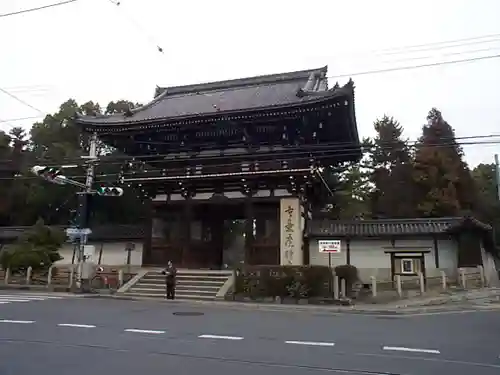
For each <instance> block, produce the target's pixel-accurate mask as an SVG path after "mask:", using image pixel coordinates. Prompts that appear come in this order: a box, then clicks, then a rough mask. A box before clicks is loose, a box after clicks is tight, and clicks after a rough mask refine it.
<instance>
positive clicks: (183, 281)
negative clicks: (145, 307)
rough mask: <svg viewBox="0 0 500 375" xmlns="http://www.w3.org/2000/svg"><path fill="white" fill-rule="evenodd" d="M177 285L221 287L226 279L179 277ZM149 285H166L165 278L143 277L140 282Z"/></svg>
mask: <svg viewBox="0 0 500 375" xmlns="http://www.w3.org/2000/svg"><path fill="white" fill-rule="evenodd" d="M176 281H177V285H199V286H200V287H217V288H220V287H222V285H224V283H225V282H226V280H217V281H215V280H192V279H177V280H176ZM139 283H141V284H148V285H165V280H153V279H141V280H140V281H138V284H139Z"/></svg>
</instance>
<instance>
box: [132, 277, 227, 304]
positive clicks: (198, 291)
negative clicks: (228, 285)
mask: <svg viewBox="0 0 500 375" xmlns="http://www.w3.org/2000/svg"><path fill="white" fill-rule="evenodd" d="M230 276H231V272H228V271H217V270H212V271H211V270H179V271H178V273H177V278H176V281H177V285H176V292H175V295H176V299H190V300H214V299H215V298H216V296H217V293H218V291H219V290H220V288H221V287H222V286H223V285H224V283H225V282H226V281H227V279H228V278H229V277H230ZM165 293H166V291H165V275H162V274H161V271H160V270H158V271H150V272H148V273H147V274H146V275H144V277H142V278H141V279H140V280H139V281H138V282H137V283H136V284H135V285H133V286H132V287H131V288H130V289H129V290H128V291H127V292H126V293H124V295H130V296H136V297H154V298H165Z"/></svg>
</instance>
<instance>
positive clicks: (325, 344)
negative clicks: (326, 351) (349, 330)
mask: <svg viewBox="0 0 500 375" xmlns="http://www.w3.org/2000/svg"><path fill="white" fill-rule="evenodd" d="M285 344H292V345H310V346H330V347H331V346H335V343H333V342H317V341H285Z"/></svg>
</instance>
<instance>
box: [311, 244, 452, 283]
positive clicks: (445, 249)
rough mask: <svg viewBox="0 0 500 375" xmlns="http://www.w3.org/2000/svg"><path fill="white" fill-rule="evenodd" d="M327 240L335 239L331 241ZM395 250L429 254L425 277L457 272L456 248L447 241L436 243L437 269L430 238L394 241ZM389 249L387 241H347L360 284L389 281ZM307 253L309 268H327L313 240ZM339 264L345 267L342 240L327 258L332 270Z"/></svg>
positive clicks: (326, 260)
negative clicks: (371, 281)
mask: <svg viewBox="0 0 500 375" xmlns="http://www.w3.org/2000/svg"><path fill="white" fill-rule="evenodd" d="M331 239H338V238H334V237H332V238H331ZM395 246H396V247H399V246H401V247H403V246H404V247H416V248H417V247H418V248H422V250H430V253H429V254H426V255H425V267H426V272H427V276H428V277H438V276H440V270H445V272H446V273H447V274H448V275H449V276H453V275H454V274H456V272H457V252H456V244H455V243H454V242H453V241H452V240H451V239H441V240H438V252H439V269H436V262H435V258H434V244H433V240H432V238H428V239H426V238H415V239H404V240H403V239H396V241H395ZM390 247H392V244H391V241H390V239H360V240H351V243H350V256H351V259H350V260H351V264H352V265H353V266H356V268H357V269H358V271H359V277H360V279H361V280H362V281H363V282H364V283H369V281H370V276H375V277H376V278H377V280H379V281H389V280H390V278H391V261H390V255H389V254H386V253H385V251H387V250H388V249H387V248H390ZM425 248H427V249H425ZM309 251H310V254H309V260H310V263H311V264H312V265H324V266H328V265H329V260H328V254H326V253H320V252H319V250H318V241H317V240H315V239H312V240H311V243H310V245H309ZM342 264H347V259H346V241H345V240H342V245H341V253H340V254H332V255H331V265H332V267H336V266H338V265H342Z"/></svg>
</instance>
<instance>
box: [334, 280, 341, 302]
mask: <svg viewBox="0 0 500 375" xmlns="http://www.w3.org/2000/svg"><path fill="white" fill-rule="evenodd" d="M339 294H340V293H339V277H338V276H337V275H335V276H334V278H333V298H334V299H339V298H340V296H339Z"/></svg>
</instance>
